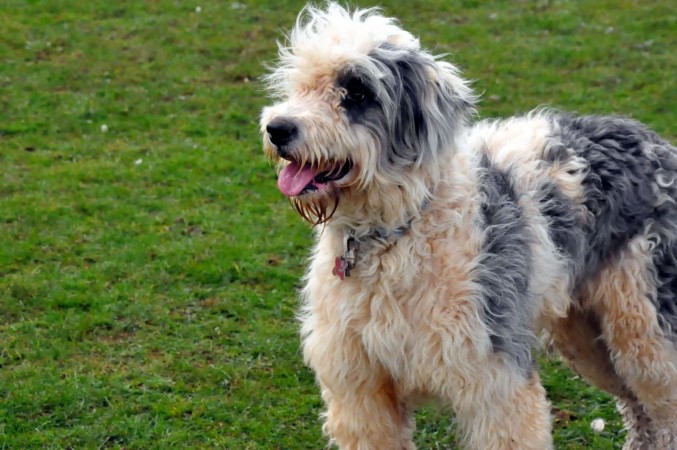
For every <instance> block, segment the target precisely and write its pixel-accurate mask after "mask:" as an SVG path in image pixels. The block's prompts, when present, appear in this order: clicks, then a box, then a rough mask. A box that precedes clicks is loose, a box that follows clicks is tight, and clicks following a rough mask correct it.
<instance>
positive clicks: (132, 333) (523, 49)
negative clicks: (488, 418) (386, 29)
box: [0, 0, 677, 449]
mask: <svg viewBox="0 0 677 450" xmlns="http://www.w3.org/2000/svg"><path fill="white" fill-rule="evenodd" d="M360 3H362V2H360ZM383 3H384V6H385V8H386V10H387V12H388V13H390V14H393V15H396V16H399V17H401V18H402V19H403V22H404V24H405V26H406V27H407V28H408V29H410V30H411V31H413V32H414V33H416V34H418V35H420V36H421V37H422V41H423V43H424V45H425V46H426V47H428V48H433V49H435V51H437V52H439V53H442V52H449V53H451V58H453V60H454V61H456V62H457V63H458V64H459V65H460V66H461V67H462V68H464V70H465V73H466V75H467V76H468V77H470V78H473V79H475V80H477V81H476V83H475V86H476V88H477V89H478V90H479V91H481V92H484V93H485V95H484V101H483V103H482V114H483V115H484V116H505V115H510V114H514V113H516V112H525V111H528V110H529V109H531V108H533V107H534V106H537V105H541V104H548V105H551V106H556V107H561V108H563V109H567V110H573V111H578V112H580V113H595V112H596V113H609V112H614V113H619V114H625V115H630V116H633V117H635V118H637V119H639V120H642V121H644V122H646V123H647V124H649V125H650V126H651V127H653V128H654V129H655V130H656V131H658V132H659V133H662V134H663V135H664V136H666V137H667V138H670V139H673V140H674V139H675V137H677V134H676V133H677V131H675V129H674V123H675V122H676V119H677V112H676V111H675V107H674V105H675V104H676V103H677V98H675V97H676V95H677V91H676V90H675V89H674V76H673V74H674V73H675V72H677V54H675V52H674V48H675V45H676V44H677V42H675V41H676V38H675V34H674V32H673V30H674V29H675V26H676V23H675V22H676V21H677V19H676V18H677V16H676V15H675V14H674V11H673V5H672V2H669V1H667V0H665V1H654V2H640V1H628V0H621V1H597V2H583V1H582V0H581V1H564V0H561V1H555V0H553V1H519V2H501V1H497V0H495V1H487V2H479V1H472V0H466V1H458V0H456V1H451V2H447V1H443V0H430V1H419V0H412V1H410V2H396V1H384V2H383ZM0 6H2V7H1V8H0V61H2V64H0V168H2V170H1V172H0V448H12V449H14V448H17V449H18V448H22V449H29V448H120V449H122V448H125V449H152V448H158V449H159V448H161V449H169V448H227V449H235V448H237V449H254V448H256V449H259V448H265V449H303V448H320V447H322V446H323V445H324V439H323V438H322V436H321V435H320V427H319V421H318V419H317V416H318V413H319V412H320V410H321V404H320V400H319V397H318V393H317V389H316V387H315V386H314V381H313V377H312V374H311V373H309V371H308V370H307V369H305V368H304V367H303V365H302V362H301V358H300V355H299V349H298V338H297V324H296V323H295V320H294V311H295V307H296V300H295V294H294V292H295V289H296V287H297V286H298V279H299V277H300V275H301V273H302V270H303V264H304V259H305V257H306V255H307V249H308V246H309V244H310V233H309V231H308V228H307V226H305V225H304V224H303V223H301V221H300V220H299V219H298V218H297V217H296V216H295V214H294V213H293V212H292V211H291V209H290V208H289V206H288V205H287V203H286V202H285V201H284V200H283V199H282V196H281V195H280V194H279V193H278V192H277V191H276V188H275V175H274V171H273V169H272V168H271V167H270V166H269V165H268V164H267V162H266V161H265V160H264V158H263V157H262V154H261V150H260V144H259V136H258V131H257V128H258V126H257V121H258V117H257V116H258V112H259V111H260V108H261V107H262V106H263V105H264V104H266V99H265V98H264V95H263V92H262V90H261V86H260V85H259V84H258V83H257V82H256V80H257V78H258V77H259V76H260V75H261V74H262V71H263V68H262V62H264V61H271V60H272V59H273V57H274V52H275V46H274V41H275V39H277V38H279V37H280V35H281V31H282V30H284V29H286V28H288V27H289V26H290V25H291V24H292V23H293V20H294V17H295V15H296V13H297V11H298V10H299V9H300V7H301V6H302V3H301V2H300V1H290V0H284V1H279V0H278V1H272V0H266V1H256V2H254V1H245V0H240V1H238V2H232V1H228V2H217V1H206V0H199V1H198V0H195V1H194V2H178V1H169V0H155V1H147V2H134V1H128V0H119V1H116V2H108V1H103V0H92V1H89V2H84V1H74V0H61V1H57V0H44V1H37V0H26V1H19V0H2V1H0ZM363 6H367V4H364V5H363ZM197 7H200V8H199V9H196V8H197ZM541 365H542V376H543V380H544V383H545V385H546V386H547V388H548V391H549V395H550V398H551V400H552V401H553V404H554V406H555V410H554V411H555V417H556V422H555V437H556V442H557V447H558V448H565V449H587V448H595V449H613V448H620V446H621V443H622V439H623V432H622V431H621V424H620V421H619V418H618V416H617V414H616V413H615V411H614V407H613V401H612V399H610V398H609V397H608V396H606V395H604V394H603V393H600V392H599V391H597V390H596V389H594V388H591V387H588V386H587V385H585V384H584V383H582V382H581V381H580V380H578V379H577V378H576V377H574V376H573V375H572V374H571V373H570V372H568V371H567V370H566V369H564V368H563V367H562V366H561V364H560V363H558V362H557V361H553V360H552V359H548V358H543V359H542V361H541ZM596 417H603V418H605V419H607V420H608V425H607V428H606V429H605V431H604V432H603V433H600V434H594V433H592V432H591V431H590V428H589V423H590V421H591V420H592V419H593V418H596ZM418 423H419V433H418V435H417V442H418V444H419V446H420V447H421V448H453V447H454V439H453V420H452V419H451V418H450V416H449V415H448V414H446V413H440V412H436V411H434V410H428V409H426V410H423V411H422V412H421V413H420V414H419V416H418Z"/></svg>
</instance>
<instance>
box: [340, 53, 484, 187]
mask: <svg viewBox="0 0 677 450" xmlns="http://www.w3.org/2000/svg"><path fill="white" fill-rule="evenodd" d="M369 58H370V66H369V67H360V66H350V67H347V68H346V70H345V71H344V73H342V74H341V75H340V76H339V77H338V85H339V87H342V88H344V89H346V90H347V91H348V92H349V91H350V89H349V88H348V87H349V85H350V84H351V83H352V84H353V85H357V86H359V85H360V84H361V85H362V86H363V87H364V88H366V94H367V97H366V99H365V100H366V101H364V102H361V103H359V104H355V103H351V102H348V103H347V104H346V102H345V100H344V105H343V106H344V108H345V109H346V110H347V114H348V117H349V118H350V120H351V121H352V122H354V123H357V124H361V125H363V126H365V127H367V128H368V129H369V130H370V131H371V132H372V133H373V134H374V135H375V136H377V137H378V138H379V141H380V143H381V147H382V153H381V158H380V161H379V163H380V166H381V170H382V173H392V174H394V175H396V174H398V173H399V172H400V170H401V169H402V168H403V167H408V166H412V165H414V164H415V165H422V164H430V163H431V161H435V160H436V159H437V157H438V154H441V153H442V152H443V151H444V150H446V149H448V148H450V147H451V146H452V145H453V143H452V141H451V139H452V138H453V136H454V135H455V128H456V127H457V126H459V125H460V124H463V123H466V122H468V119H469V117H470V115H471V113H472V112H473V111H474V107H473V105H472V104H471V103H468V102H467V101H466V100H464V99H463V98H462V97H461V95H460V94H459V93H456V92H454V91H453V89H451V87H450V86H447V85H445V84H443V83H442V82H440V81H432V80H431V78H430V71H437V70H438V65H437V63H436V62H435V59H434V58H433V57H432V56H431V55H429V54H427V53H423V52H415V51H410V50H401V49H399V48H397V47H395V46H393V45H390V44H384V45H382V46H380V47H378V48H376V49H375V50H373V51H372V52H371V53H370V54H369ZM356 79H357V80H359V83H357V82H355V80H356Z"/></svg>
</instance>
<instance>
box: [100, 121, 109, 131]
mask: <svg viewBox="0 0 677 450" xmlns="http://www.w3.org/2000/svg"><path fill="white" fill-rule="evenodd" d="M101 132H102V133H108V125H106V124H105V123H104V124H103V125H101Z"/></svg>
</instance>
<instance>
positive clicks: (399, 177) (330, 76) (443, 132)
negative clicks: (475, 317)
mask: <svg viewBox="0 0 677 450" xmlns="http://www.w3.org/2000/svg"><path fill="white" fill-rule="evenodd" d="M279 56H280V62H279V65H277V67H276V68H274V69H273V71H272V73H271V74H270V75H268V77H267V81H268V85H269V87H270V89H271V91H272V93H273V94H274V95H275V96H276V97H277V98H279V99H280V100H281V101H280V102H279V103H277V104H275V105H273V106H270V107H267V108H265V109H264V111H263V114H262V118H261V131H262V133H263V143H264V149H265V151H266V153H267V154H268V155H269V156H270V157H271V158H273V159H275V160H277V161H278V162H279V163H280V173H279V178H278V187H279V189H280V191H281V192H282V193H283V194H284V195H286V196H287V197H289V198H291V199H292V201H293V203H294V205H295V206H296V208H297V210H298V211H299V212H300V213H301V214H302V215H303V216H304V217H305V218H306V219H308V220H310V221H311V222H313V223H322V222H325V221H327V220H328V219H329V218H330V217H332V215H333V214H334V213H335V212H338V213H341V212H342V211H343V212H345V213H347V214H350V212H349V211H351V206H353V207H359V208H372V209H379V208H382V207H385V203H383V202H380V201H379V199H380V198H382V197H383V196H392V195H400V194H397V192H398V191H399V192H401V191H403V190H406V189H407V188H412V189H419V188H418V187H416V186H409V183H410V179H412V178H415V179H420V178H421V177H423V178H425V176H426V170H427V169H431V168H433V167H435V165H436V164H437V159H438V157H439V156H440V155H441V154H442V153H444V152H446V151H451V150H452V149H453V138H454V136H455V132H456V130H457V128H458V126H459V125H462V124H463V123H464V122H465V121H466V120H467V117H468V115H469V114H470V113H471V111H472V110H473V104H474V96H473V94H472V92H471V90H470V89H469V88H468V87H467V84H466V83H465V82H464V81H463V80H462V79H461V78H459V77H458V75H457V70H456V69H455V67H454V66H452V65H451V64H448V63H444V62H440V61H437V60H436V59H435V58H434V57H433V56H432V55H430V54H429V53H426V52H424V51H422V50H421V49H420V46H419V42H418V40H417V39H416V38H415V37H413V36H412V35H411V34H409V33H408V32H406V31H404V30H402V29H401V28H400V27H398V26H397V25H396V23H395V22H394V21H393V20H392V19H389V18H385V17H383V16H381V15H379V14H378V11H377V10H362V11H357V12H354V13H350V12H349V11H347V10H345V9H343V8H341V7H340V6H338V5H336V4H330V5H329V6H328V7H327V9H326V10H317V9H313V8H307V9H306V10H305V11H304V13H302V14H301V16H300V18H299V20H298V21H297V24H296V27H295V28H294V29H293V30H292V32H291V33H290V35H289V43H288V46H280V51H279ZM391 191H392V192H391ZM339 205H340V206H339ZM371 213H375V214H383V213H384V211H371Z"/></svg>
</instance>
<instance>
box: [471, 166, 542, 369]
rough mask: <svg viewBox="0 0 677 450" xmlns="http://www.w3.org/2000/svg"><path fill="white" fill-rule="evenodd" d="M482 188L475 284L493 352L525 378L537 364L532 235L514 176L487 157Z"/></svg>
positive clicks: (481, 182) (481, 180) (482, 168)
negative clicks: (531, 278) (481, 233)
mask: <svg viewBox="0 0 677 450" xmlns="http://www.w3.org/2000/svg"><path fill="white" fill-rule="evenodd" d="M480 170H481V172H480V176H479V185H480V188H481V191H482V194H483V196H484V201H483V203H482V209H481V220H482V224H481V226H482V227H483V228H484V230H485V231H484V242H483V245H482V250H481V258H482V259H481V263H480V265H479V267H478V269H477V272H476V278H475V281H476V282H477V283H478V285H479V286H480V289H481V292H482V295H483V306H484V309H483V316H484V317H483V319H484V321H485V323H486V324H487V326H488V328H489V333H490V339H491V343H492V346H493V348H494V351H496V352H502V353H505V354H507V355H508V356H509V360H510V361H511V362H513V363H514V364H515V365H516V366H517V367H518V368H519V369H520V370H521V371H522V373H523V374H524V375H525V376H527V377H528V376H530V371H531V368H532V366H533V360H532V357H531V347H532V346H533V345H534V344H535V342H536V339H535V336H534V335H533V333H532V332H531V331H530V328H531V321H532V317H531V314H530V310H531V309H532V307H531V305H530V303H531V298H530V295H529V275H530V273H531V255H530V253H529V235H528V230H527V227H526V222H525V220H524V218H523V216H522V210H521V209H520V207H519V205H518V203H517V200H518V198H517V194H516V192H515V188H514V187H513V184H512V180H511V178H510V174H509V173H505V172H502V171H500V170H498V169H496V168H495V167H493V166H492V165H491V162H490V161H489V159H488V158H487V157H486V156H484V157H483V159H482V164H481V169H480Z"/></svg>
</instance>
